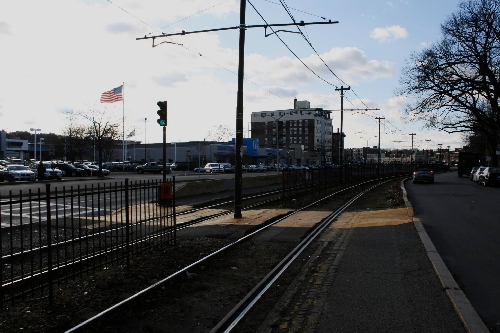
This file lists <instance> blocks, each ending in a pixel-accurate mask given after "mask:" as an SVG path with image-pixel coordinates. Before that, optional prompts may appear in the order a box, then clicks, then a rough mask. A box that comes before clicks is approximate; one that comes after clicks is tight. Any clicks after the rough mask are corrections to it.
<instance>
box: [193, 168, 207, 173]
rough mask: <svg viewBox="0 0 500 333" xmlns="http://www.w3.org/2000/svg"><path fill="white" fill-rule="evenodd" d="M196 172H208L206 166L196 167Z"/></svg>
mask: <svg viewBox="0 0 500 333" xmlns="http://www.w3.org/2000/svg"><path fill="white" fill-rule="evenodd" d="M193 171H194V172H199V173H204V172H206V170H205V167H198V168H194V170H193Z"/></svg>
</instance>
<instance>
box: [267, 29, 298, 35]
mask: <svg viewBox="0 0 500 333" xmlns="http://www.w3.org/2000/svg"><path fill="white" fill-rule="evenodd" d="M278 32H289V33H291V34H300V32H299V31H290V30H276V31H273V32H272V33H270V34H268V33H267V27H264V37H269V36H271V35H273V34H277V33H278Z"/></svg>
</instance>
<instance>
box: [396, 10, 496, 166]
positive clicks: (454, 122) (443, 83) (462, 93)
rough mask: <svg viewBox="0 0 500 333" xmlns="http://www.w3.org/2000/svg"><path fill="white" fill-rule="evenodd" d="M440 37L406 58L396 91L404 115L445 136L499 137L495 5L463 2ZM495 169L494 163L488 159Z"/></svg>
mask: <svg viewBox="0 0 500 333" xmlns="http://www.w3.org/2000/svg"><path fill="white" fill-rule="evenodd" d="M441 30H442V34H443V38H442V40H441V41H439V42H437V43H435V44H432V45H431V46H429V47H427V48H426V49H424V50H423V51H421V52H420V53H415V54H413V55H412V56H411V58H410V60H409V64H408V65H407V66H406V67H405V68H404V69H403V71H402V76H401V80H400V82H401V86H402V87H401V88H400V89H399V90H398V91H397V92H398V93H399V94H401V95H406V96H408V97H409V104H408V106H407V108H406V110H405V111H406V113H408V114H410V115H412V116H413V117H414V118H415V119H419V120H423V121H424V122H425V123H426V126H428V127H431V128H437V129H440V130H443V131H445V132H448V133H456V132H465V133H481V134H483V135H484V136H485V137H486V138H487V143H485V144H487V145H488V147H489V150H490V152H491V153H493V154H494V153H495V151H496V147H497V144H498V143H499V137H500V109H499V98H500V82H499V80H500V1H499V0H468V1H464V2H462V3H460V5H459V10H458V11H457V12H456V13H454V14H452V15H451V16H450V17H449V18H448V19H447V20H446V21H445V23H444V24H443V25H442V26H441ZM492 161H493V165H495V166H496V165H498V159H496V158H495V159H492Z"/></svg>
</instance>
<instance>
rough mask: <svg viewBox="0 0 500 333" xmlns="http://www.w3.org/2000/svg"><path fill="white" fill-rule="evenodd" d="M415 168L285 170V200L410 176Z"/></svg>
mask: <svg viewBox="0 0 500 333" xmlns="http://www.w3.org/2000/svg"><path fill="white" fill-rule="evenodd" d="M412 170H413V166H412V165H411V164H407V163H391V164H380V165H377V164H346V165H344V166H342V167H338V168H326V169H325V168H320V169H308V170H285V171H283V173H282V177H283V191H282V193H283V199H290V198H297V197H298V196H299V195H300V194H303V193H315V192H320V191H327V190H329V189H331V188H333V187H336V186H349V185H352V184H354V183H356V182H359V181H363V180H368V179H374V178H378V177H387V176H399V175H406V176H410V175H411V173H412Z"/></svg>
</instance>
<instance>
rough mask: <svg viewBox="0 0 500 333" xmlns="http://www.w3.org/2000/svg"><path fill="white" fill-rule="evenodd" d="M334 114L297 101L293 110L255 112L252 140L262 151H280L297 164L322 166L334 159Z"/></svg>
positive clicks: (252, 122)
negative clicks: (331, 115) (255, 140)
mask: <svg viewBox="0 0 500 333" xmlns="http://www.w3.org/2000/svg"><path fill="white" fill-rule="evenodd" d="M330 113H331V111H327V110H323V109H322V108H311V106H310V102H309V101H297V99H294V107H293V109H287V110H275V111H259V112H252V115H251V131H252V138H257V139H259V147H260V148H268V149H267V150H269V151H274V152H276V150H278V151H279V153H280V155H281V156H282V157H283V158H287V159H288V160H290V159H291V160H293V161H295V162H296V163H297V164H302V165H305V164H323V163H325V162H331V160H332V119H331V118H330Z"/></svg>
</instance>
